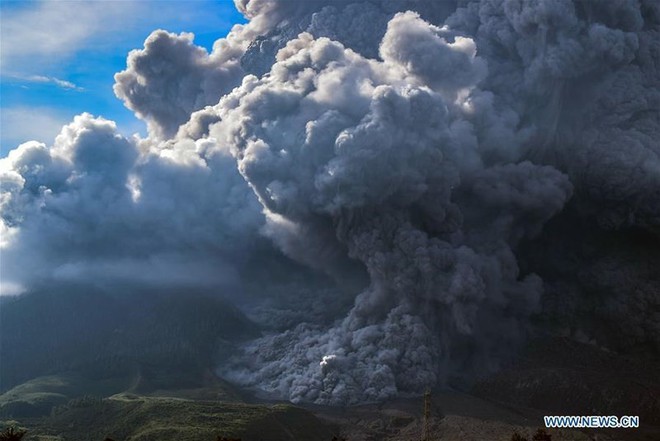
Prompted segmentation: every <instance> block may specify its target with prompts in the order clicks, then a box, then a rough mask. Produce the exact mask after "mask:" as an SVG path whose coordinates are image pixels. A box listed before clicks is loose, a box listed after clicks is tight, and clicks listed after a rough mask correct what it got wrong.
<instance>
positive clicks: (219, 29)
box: [0, 0, 245, 157]
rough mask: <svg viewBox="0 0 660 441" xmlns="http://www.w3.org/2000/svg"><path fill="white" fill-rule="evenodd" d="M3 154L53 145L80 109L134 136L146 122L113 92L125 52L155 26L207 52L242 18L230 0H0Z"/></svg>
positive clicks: (0, 132) (0, 138) (0, 137)
mask: <svg viewBox="0 0 660 441" xmlns="http://www.w3.org/2000/svg"><path fill="white" fill-rule="evenodd" d="M0 21H1V22H0V33H1V34H0V37H1V40H0V41H1V42H0V45H1V48H0V54H1V56H2V60H1V63H0V157H3V156H6V155H7V153H8V152H9V150H11V149H13V148H14V147H16V146H17V145H18V144H20V143H22V142H25V141H28V140H32V139H34V140H37V141H41V142H44V143H46V144H51V143H52V141H53V139H54V137H55V136H56V135H57V133H58V132H59V129H60V128H61V126H62V125H64V124H66V123H67V122H69V121H70V120H71V119H72V118H73V116H75V115H77V114H80V113H82V112H89V113H92V114H93V115H97V116H103V117H105V118H108V119H112V120H114V121H116V122H117V125H118V128H119V130H120V131H121V132H122V133H124V134H126V135H130V134H132V133H136V132H137V133H140V134H142V135H145V134H146V128H145V127H146V126H145V124H144V123H143V122H141V121H139V120H138V119H136V118H135V116H134V115H133V113H132V112H131V111H129V110H128V109H126V108H125V107H124V105H123V103H122V102H121V101H119V100H118V99H117V98H116V97H115V95H114V92H113V90H112V86H113V84H114V78H113V76H114V74H115V73H116V72H119V71H121V70H123V69H124V68H125V67H126V56H127V55H128V52H129V51H130V50H132V49H138V48H141V47H142V46H143V42H144V40H145V38H146V37H147V36H148V35H149V34H150V33H151V32H152V31H153V30H155V29H165V30H168V31H171V32H176V33H179V32H192V33H194V34H195V44H197V45H200V46H203V47H205V48H206V49H207V50H208V51H209V52H210V51H211V49H212V47H213V43H214V42H215V41H216V40H217V39H218V38H221V37H224V36H225V35H227V33H228V32H229V30H230V29H231V27H232V26H233V25H234V24H236V23H244V22H245V19H244V17H243V16H242V15H241V14H240V13H239V12H238V11H237V10H236V9H235V7H234V4H233V2H232V1H231V0H220V1H208V0H194V1H173V0H140V1H130V0H91V1H66V0H65V1H6V0H2V1H1V2H0Z"/></svg>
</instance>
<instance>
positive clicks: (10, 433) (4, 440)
mask: <svg viewBox="0 0 660 441" xmlns="http://www.w3.org/2000/svg"><path fill="white" fill-rule="evenodd" d="M26 433H27V432H26V431H25V430H16V429H15V428H13V427H8V428H6V429H5V430H4V431H2V433H0V441H20V440H21V439H23V437H24V436H25V434H26Z"/></svg>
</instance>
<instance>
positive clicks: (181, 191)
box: [0, 114, 263, 287]
mask: <svg viewBox="0 0 660 441" xmlns="http://www.w3.org/2000/svg"><path fill="white" fill-rule="evenodd" d="M172 143H173V144H174V145H173V146H160V148H156V146H149V145H142V146H141V148H142V149H143V152H142V153H140V151H139V150H140V149H139V148H138V146H137V145H136V142H135V141H134V140H129V139H125V138H123V137H122V136H121V135H119V134H118V133H117V132H116V127H115V124H114V123H113V122H111V121H107V120H104V119H102V118H94V117H92V116H91V115H89V114H83V115H80V116H78V117H76V118H75V119H74V121H73V122H72V123H71V124H69V125H68V126H65V127H64V128H63V129H62V132H61V133H60V135H59V136H58V137H57V139H56V140H55V143H54V145H53V146H52V147H50V148H47V147H46V146H45V145H43V144H41V143H37V142H28V143H25V144H22V145H21V146H19V147H18V148H17V149H15V150H13V151H11V152H10V153H9V155H8V157H7V158H4V159H2V160H0V170H1V172H2V184H3V185H2V199H1V200H0V202H1V204H2V205H1V206H0V207H1V209H2V219H3V223H2V226H3V239H5V241H6V242H11V245H10V246H8V247H7V248H6V249H3V251H2V262H3V282H8V281H11V282H14V283H23V284H25V282H28V284H30V283H32V284H33V283H37V282H40V281H42V280H43V281H48V280H82V281H90V280H91V281H96V282H98V281H101V282H104V281H112V280H126V281H132V280H136V279H137V280H143V281H147V282H149V283H150V284H154V285H157V286H166V285H172V286H176V285H184V286H196V285H202V286H207V287H208V286H213V285H217V284H223V283H230V284H231V283H234V281H232V280H231V278H232V277H234V278H235V277H236V276H235V272H236V265H238V264H239V263H240V261H241V260H242V259H244V258H247V256H248V254H249V251H248V250H249V248H250V243H251V242H254V240H253V239H251V238H252V237H255V236H256V231H258V229H259V228H260V225H261V224H262V223H263V221H262V217H261V214H260V212H259V208H258V206H257V203H256V200H255V199H254V197H253V196H252V194H251V192H250V191H249V188H248V187H247V185H245V183H244V181H243V180H242V179H241V178H240V175H238V173H237V172H236V171H235V167H234V165H233V160H232V159H231V157H230V156H229V155H228V154H225V155H223V154H222V153H220V152H219V153H217V154H213V155H208V156H207V155H205V153H204V151H205V149H206V146H205V141H203V140H202V141H198V142H195V141H193V140H178V141H173V142H172ZM143 144H148V143H147V142H144V143H143ZM218 201H221V202H220V203H218ZM14 279H16V280H14ZM106 279H107V280H106Z"/></svg>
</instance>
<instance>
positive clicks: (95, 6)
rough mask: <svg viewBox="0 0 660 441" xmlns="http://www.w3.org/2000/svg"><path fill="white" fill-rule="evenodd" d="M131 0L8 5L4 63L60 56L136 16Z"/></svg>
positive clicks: (4, 22) (4, 21) (4, 23)
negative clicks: (27, 5) (23, 5)
mask: <svg viewBox="0 0 660 441" xmlns="http://www.w3.org/2000/svg"><path fill="white" fill-rule="evenodd" d="M136 8H137V4H136V2H131V1H104V2H77V1H61V2H60V1H42V2H39V3H37V4H36V6H35V7H32V6H30V7H20V8H17V7H14V8H10V7H8V6H6V7H5V8H3V11H2V15H3V17H2V29H1V30H0V36H1V37H2V55H1V58H0V60H1V63H2V65H3V66H13V67H12V68H13V69H16V66H17V65H22V64H24V63H26V62H28V61H29V60H33V59H34V57H37V58H38V59H40V60H61V59H62V58H66V57H68V56H70V55H72V54H74V53H75V52H76V51H78V50H80V49H81V48H82V47H84V46H85V45H86V44H88V40H89V39H90V38H93V37H101V36H104V35H107V34H110V33H112V32H115V31H118V30H119V28H120V25H121V22H122V20H124V21H126V20H129V21H130V20H131V19H132V17H135V16H136V14H135V12H136Z"/></svg>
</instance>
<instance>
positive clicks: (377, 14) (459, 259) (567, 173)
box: [0, 0, 660, 404]
mask: <svg viewBox="0 0 660 441" xmlns="http://www.w3.org/2000/svg"><path fill="white" fill-rule="evenodd" d="M236 4H237V7H238V8H239V10H241V11H242V12H243V13H244V14H245V15H246V17H248V18H249V19H250V21H249V23H248V24H246V25H245V26H236V27H235V28H234V29H233V30H232V32H231V33H230V34H229V36H228V37H227V38H226V39H222V40H219V41H218V42H216V44H215V46H214V49H213V51H212V53H211V54H208V53H207V52H206V51H204V50H203V49H201V48H199V47H196V46H195V45H194V44H193V40H192V36H191V35H188V34H181V35H178V36H177V35H174V34H169V33H167V32H164V31H156V32H154V33H153V34H152V35H151V36H150V37H149V38H148V39H147V41H146V42H145V47H144V49H143V50H139V51H134V52H132V53H131V54H130V55H129V58H128V67H127V69H126V70H125V71H124V72H121V73H119V74H117V76H116V81H117V83H116V85H115V92H116V93H117V95H118V97H120V98H121V99H123V100H124V101H125V103H126V105H127V106H128V107H129V108H131V109H133V110H134V111H135V112H136V114H137V115H138V116H139V117H141V118H143V119H145V120H146V121H147V122H148V124H149V127H150V137H149V138H148V139H143V140H140V139H124V138H122V137H121V136H119V135H117V134H116V132H115V128H114V125H113V124H112V123H111V122H108V121H105V120H102V119H94V118H92V117H91V116H89V115H82V116H79V117H77V118H76V120H74V122H73V123H72V124H70V125H69V126H67V127H65V128H64V129H63V131H62V133H61V134H60V136H59V137H58V138H57V139H56V141H55V144H54V145H53V146H52V147H50V148H47V147H46V146H44V145H43V144H38V143H34V142H31V143H26V144H23V145H21V146H19V147H18V148H17V149H16V150H14V151H12V152H11V153H10V155H9V157H8V158H6V159H3V160H2V176H3V190H2V192H3V193H2V198H1V199H0V204H2V205H1V208H2V219H3V223H2V229H3V230H2V232H3V246H4V247H5V249H4V250H3V263H2V265H3V274H8V275H9V277H10V279H8V280H9V281H11V282H16V283H22V284H23V285H26V286H29V285H30V284H32V283H35V282H36V281H37V280H39V281H46V282H47V281H48V280H50V279H57V278H62V277H65V278H66V277H69V278H70V277H77V278H80V279H83V280H96V279H98V278H101V277H107V278H120V279H121V278H128V279H136V278H138V279H140V278H141V279H145V278H146V279H148V280H142V282H144V283H157V282H161V283H172V282H176V283H185V284H186V285H195V284H196V285H199V286H207V287H214V286H219V285H223V284H231V283H238V281H237V279H239V278H240V277H241V274H246V272H247V273H249V274H251V275H252V276H254V277H252V279H253V280H252V283H253V284H256V285H255V286H253V289H252V291H260V295H259V296H257V300H256V301H255V300H250V301H249V302H247V301H246V303H244V305H249V306H244V307H245V308H248V313H249V314H250V315H251V316H252V317H253V318H254V319H256V320H258V321H260V322H261V323H262V324H263V325H264V326H266V327H267V328H268V329H270V332H269V333H267V334H266V335H264V336H263V337H262V338H260V339H258V340H256V341H253V342H251V343H250V344H248V345H246V347H245V348H244V349H245V351H244V353H243V354H242V355H240V356H237V357H236V358H235V359H234V360H231V361H230V362H228V363H226V364H225V365H224V366H222V367H221V368H220V372H222V373H223V375H225V376H227V377H228V378H229V379H231V380H233V381H236V382H238V383H241V384H245V385H249V386H252V387H255V388H257V389H259V390H262V391H264V392H268V393H271V394H274V395H276V396H278V397H281V398H286V399H290V400H293V401H311V402H317V403H331V404H346V403H356V402H363V401H371V400H381V399H386V398H389V397H393V396H396V395H398V394H406V393H418V392H420V391H421V390H423V389H424V388H426V387H428V386H432V385H441V384H445V383H446V382H448V381H453V380H455V379H458V380H461V379H468V378H471V377H473V376H474V375H479V374H481V373H484V372H487V371H489V370H492V369H494V368H496V367H497V365H498V363H499V362H501V361H502V360H503V359H505V358H506V357H507V356H509V355H510V354H511V353H512V351H513V350H515V348H516V347H517V346H518V345H519V344H520V343H522V342H523V341H524V340H525V338H526V337H527V336H528V335H529V333H530V332H532V331H542V332H566V333H569V334H571V335H574V336H578V337H579V338H587V339H590V340H591V339H593V340H595V341H596V342H597V343H598V344H601V345H606V346H609V347H611V348H614V349H621V348H623V347H624V346H626V345H627V346H630V345H645V346H646V347H654V348H655V349H658V348H659V347H660V330H659V329H658V319H657V317H658V314H659V313H660V292H659V288H658V286H660V283H658V282H659V281H658V279H657V275H654V268H656V267H657V266H658V264H660V245H659V243H660V237H659V231H660V144H659V142H658V139H660V130H659V128H660V72H658V67H659V66H658V60H660V8H659V7H658V5H657V3H655V2H653V1H641V2H638V1H632V0H631V1H622V2H574V1H570V0H565V1H559V0H556V1H536V2H523V1H518V0H490V1H478V2H477V1H475V2H471V1H465V2H458V4H457V5H456V4H453V3H452V2H435V1H422V0H420V1H413V0H407V1H406V0H399V1H397V0H394V1H387V0H383V1H376V0H373V1H366V0H365V1H358V0H347V1H329V2H320V1H319V2H307V1H277V0H240V1H239V0H237V1H236ZM264 237H265V238H267V239H268V240H269V243H271V244H272V246H274V247H276V248H277V249H278V250H279V251H280V252H281V253H282V254H283V255H278V254H277V253H276V252H274V251H273V250H269V249H268V247H267V246H265V245H264V244H263V243H262V242H261V241H262V240H263V238H264ZM263 253H265V254H268V255H269V256H270V257H269V259H270V260H269V263H268V265H266V266H265V267H264V264H263V261H260V258H259V256H261V255H262V254H263ZM284 256H287V257H284ZM286 259H290V261H294V262H297V263H298V264H302V265H304V266H305V267H307V268H309V269H311V270H313V271H315V272H316V273H319V274H321V273H322V274H326V275H328V276H330V277H331V278H332V279H333V280H334V281H335V286H329V285H328V284H327V283H326V282H322V283H321V282H318V280H321V279H318V280H317V279H313V278H312V277H311V276H308V275H301V276H300V278H296V275H291V276H282V275H277V274H276V273H277V272H278V268H280V269H282V268H288V269H291V268H296V267H295V265H294V264H292V263H290V261H289V262H287V260H286ZM277 260H280V262H279V263H277V262H276V261H277ZM287 265H288V266H287ZM145 268H146V270H145ZM264 268H266V269H264ZM145 274H146V275H147V276H145ZM151 274H153V276H151ZM301 274H302V273H301ZM365 276H366V277H365ZM3 277H4V276H3ZM162 277H163V278H165V279H167V278H168V277H169V278H172V279H175V280H159V279H160V278H162ZM283 277H284V279H286V280H283ZM287 277H289V278H288V279H287ZM319 277H320V276H319ZM181 278H183V279H185V280H178V279H181ZM151 279H153V280H151ZM360 285H361V286H362V287H361V288H355V287H356V286H360ZM249 290H250V289H248V291H249ZM347 291H350V292H351V293H352V297H349V298H347V296H346V294H345V293H346V292H347ZM532 325H533V326H532Z"/></svg>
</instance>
